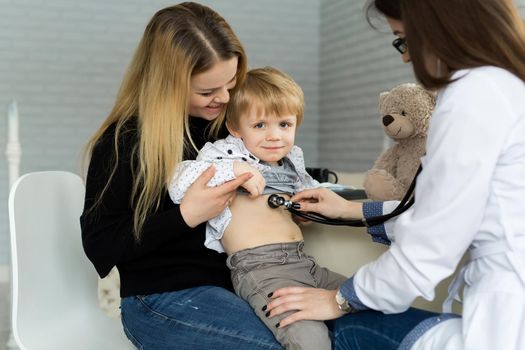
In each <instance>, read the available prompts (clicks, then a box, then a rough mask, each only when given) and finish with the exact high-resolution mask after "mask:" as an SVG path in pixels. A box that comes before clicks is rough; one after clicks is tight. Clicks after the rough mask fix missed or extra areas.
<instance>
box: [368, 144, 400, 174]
mask: <svg viewBox="0 0 525 350" xmlns="http://www.w3.org/2000/svg"><path fill="white" fill-rule="evenodd" d="M395 150H396V146H393V147H391V148H389V149H387V150H385V151H384V152H383V153H381V154H380V155H379V157H378V158H377V160H376V161H375V163H374V166H373V167H372V169H383V170H385V171H386V172H387V173H389V174H395V173H396V168H397V156H396V151H395Z"/></svg>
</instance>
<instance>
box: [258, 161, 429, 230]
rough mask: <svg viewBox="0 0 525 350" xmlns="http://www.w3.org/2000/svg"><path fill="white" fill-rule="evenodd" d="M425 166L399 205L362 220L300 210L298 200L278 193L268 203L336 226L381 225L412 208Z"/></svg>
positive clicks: (272, 206)
mask: <svg viewBox="0 0 525 350" xmlns="http://www.w3.org/2000/svg"><path fill="white" fill-rule="evenodd" d="M422 169H423V167H422V166H421V165H420V166H419V168H418V169H417V172H416V175H415V176H414V179H413V180H412V183H411V184H410V187H409V188H408V190H407V193H406V194H405V196H404V197H403V199H402V200H401V202H400V203H399V204H398V205H397V207H396V208H395V209H394V210H393V211H392V212H391V213H389V214H386V215H379V216H373V217H369V218H368V219H365V218H363V219H361V220H340V219H331V218H328V217H326V216H324V215H322V214H319V213H314V212H303V211H299V210H298V209H299V208H300V204H299V203H297V202H292V201H291V200H287V199H286V198H284V197H283V196H279V195H278V194H272V195H270V196H269V197H268V205H269V206H270V208H273V209H275V208H279V207H281V206H282V207H284V208H285V209H287V210H288V211H290V212H291V213H292V214H294V215H297V216H300V217H302V218H304V219H307V220H310V221H314V222H318V223H320V224H325V225H334V226H356V227H363V226H366V227H370V226H375V225H380V224H382V223H384V222H385V221H387V220H389V219H391V218H393V217H394V216H398V215H399V214H401V213H403V212H405V211H407V210H408V208H410V207H411V206H412V205H413V204H414V202H415V196H414V188H415V187H416V179H417V176H418V175H419V173H420V172H421V170H422Z"/></svg>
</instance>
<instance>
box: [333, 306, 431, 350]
mask: <svg viewBox="0 0 525 350" xmlns="http://www.w3.org/2000/svg"><path fill="white" fill-rule="evenodd" d="M437 315H438V314H436V313H433V312H430V311H425V310H420V309H414V308H410V309H408V310H407V311H405V312H403V313H400V314H391V315H385V314H383V313H381V312H378V311H373V310H367V311H361V312H358V313H355V314H350V315H346V316H345V317H341V318H339V319H337V320H335V321H334V325H333V327H334V328H333V332H334V334H333V335H334V343H335V344H334V349H336V350H349V349H353V350H376V349H380V350H390V349H392V350H394V349H397V348H398V346H399V344H400V343H401V341H402V340H403V338H404V337H405V336H406V335H407V334H408V332H410V331H411V330H412V329H413V328H414V327H415V326H417V325H418V324H419V323H420V322H421V321H423V320H425V319H427V318H430V317H434V316H437Z"/></svg>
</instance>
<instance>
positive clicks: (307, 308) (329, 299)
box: [264, 287, 345, 328]
mask: <svg viewBox="0 0 525 350" xmlns="http://www.w3.org/2000/svg"><path fill="white" fill-rule="evenodd" d="M336 292H337V291H335V290H327V289H321V288H309V287H286V288H280V289H277V290H276V291H274V292H273V293H272V295H271V299H272V300H271V301H270V302H269V303H268V304H267V305H266V309H265V310H264V311H267V312H269V315H268V317H269V318H272V317H273V316H276V315H280V314H282V313H284V312H287V311H294V310H295V311H296V312H294V313H293V314H291V315H290V316H288V317H286V318H284V319H282V320H281V322H279V325H278V326H277V327H279V328H281V327H285V326H288V325H290V324H292V323H294V322H297V321H300V320H316V321H324V320H333V319H334V318H338V317H341V316H343V315H344V314H345V313H344V312H343V311H341V310H339V307H338V306H337V303H336V301H335V294H336Z"/></svg>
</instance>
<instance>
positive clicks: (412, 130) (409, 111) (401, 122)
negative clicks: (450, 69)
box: [363, 83, 436, 201]
mask: <svg viewBox="0 0 525 350" xmlns="http://www.w3.org/2000/svg"><path fill="white" fill-rule="evenodd" d="M435 104H436V94H435V93H434V92H432V91H429V90H427V89H424V88H423V87H422V86H420V85H418V84H413V83H404V84H400V85H398V86H396V87H394V88H393V89H392V90H390V91H386V92H382V93H381V94H380V95H379V111H380V120H381V124H382V125H383V130H384V132H385V134H386V135H387V136H388V137H390V138H391V139H392V140H394V144H393V145H392V146H391V147H389V148H388V149H386V150H385V151H384V152H383V153H381V155H380V156H379V158H378V159H377V160H376V161H375V163H374V165H373V167H372V169H370V170H368V171H367V172H366V174H365V179H364V184H363V185H364V189H365V192H366V194H367V196H368V198H369V199H372V200H381V201H384V200H399V199H402V198H403V196H404V195H405V193H406V191H407V190H408V187H409V186H410V183H411V182H412V179H413V178H414V176H415V174H416V171H417V169H418V167H419V164H420V159H421V157H422V156H423V155H424V154H425V142H426V136H427V129H428V125H429V123H430V117H431V115H432V111H433V110H434V106H435Z"/></svg>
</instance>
